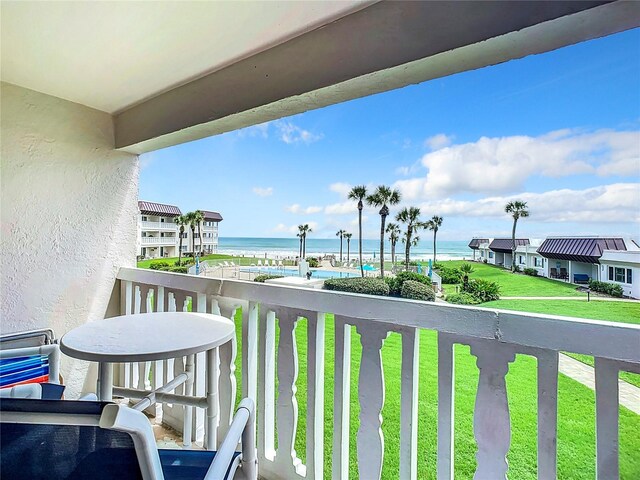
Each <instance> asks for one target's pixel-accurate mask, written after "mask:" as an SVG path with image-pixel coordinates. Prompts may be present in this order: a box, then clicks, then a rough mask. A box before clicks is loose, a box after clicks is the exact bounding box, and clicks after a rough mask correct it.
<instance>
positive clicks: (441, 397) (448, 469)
mask: <svg viewBox="0 0 640 480" xmlns="http://www.w3.org/2000/svg"><path fill="white" fill-rule="evenodd" d="M454 360H455V357H454V354H453V340H452V339H451V338H450V337H449V336H448V335H447V334H445V333H442V332H439V333H438V459H437V463H438V467H437V476H438V480H453V434H454V412H455V409H454V403H455V402H454V398H455V381H454V380H455V369H454V366H455V361H454Z"/></svg>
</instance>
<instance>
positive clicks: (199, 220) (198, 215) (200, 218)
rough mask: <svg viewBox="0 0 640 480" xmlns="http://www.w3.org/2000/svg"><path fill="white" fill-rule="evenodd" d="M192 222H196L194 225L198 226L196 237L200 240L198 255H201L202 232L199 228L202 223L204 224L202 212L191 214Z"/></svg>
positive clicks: (197, 211)
mask: <svg viewBox="0 0 640 480" xmlns="http://www.w3.org/2000/svg"><path fill="white" fill-rule="evenodd" d="M193 220H194V221H195V222H196V225H198V237H199V238H200V255H202V254H203V252H204V251H203V248H202V232H201V230H200V226H201V225H202V222H204V213H202V210H196V211H195V212H193Z"/></svg>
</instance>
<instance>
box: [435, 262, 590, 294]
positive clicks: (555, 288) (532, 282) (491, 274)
mask: <svg viewBox="0 0 640 480" xmlns="http://www.w3.org/2000/svg"><path fill="white" fill-rule="evenodd" d="M441 263H442V264H443V265H446V266H449V267H459V266H460V265H462V264H463V263H471V264H472V265H473V268H474V269H475V271H474V272H473V273H472V274H471V275H469V278H482V279H485V280H491V281H493V282H497V283H498V284H499V285H500V295H501V296H503V297H577V296H586V294H584V293H581V292H578V291H576V286H575V285H572V284H570V283H565V282H559V281H557V280H550V279H548V278H542V277H530V276H528V275H524V274H520V273H511V272H510V271H508V270H505V269H504V268H502V267H496V266H494V265H487V264H484V263H478V262H464V261H462V260H452V261H448V262H441ZM452 289H453V290H452ZM453 291H455V286H454V285H447V286H445V292H447V293H452V292H453Z"/></svg>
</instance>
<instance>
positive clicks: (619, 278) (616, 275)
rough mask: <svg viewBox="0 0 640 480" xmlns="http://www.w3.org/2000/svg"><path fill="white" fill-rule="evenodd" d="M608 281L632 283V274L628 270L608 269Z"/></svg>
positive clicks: (619, 268) (620, 268)
mask: <svg viewBox="0 0 640 480" xmlns="http://www.w3.org/2000/svg"><path fill="white" fill-rule="evenodd" d="M609 280H611V281H613V282H617V283H628V284H631V283H633V273H632V270H631V269H630V268H622V267H609Z"/></svg>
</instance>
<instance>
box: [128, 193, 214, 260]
mask: <svg viewBox="0 0 640 480" xmlns="http://www.w3.org/2000/svg"><path fill="white" fill-rule="evenodd" d="M138 210H139V212H140V213H139V215H138V248H137V251H138V255H139V256H140V257H142V258H164V257H177V256H178V250H179V249H180V235H181V234H180V226H179V225H176V223H175V219H176V217H178V216H180V215H182V212H181V211H180V209H179V208H178V207H176V206H175V205H165V204H162V203H154V202H144V201H139V202H138ZM201 212H202V213H203V215H204V220H203V221H202V223H201V224H200V233H198V228H197V227H196V229H195V231H194V232H193V233H192V232H191V228H190V227H189V225H185V228H184V232H183V233H182V253H183V254H184V253H186V252H190V251H191V249H192V248H193V249H194V251H195V252H200V248H201V244H200V235H202V253H203V254H208V253H216V252H217V251H218V224H219V223H220V222H221V221H222V215H220V213H218V212H212V211H209V210H201Z"/></svg>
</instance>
